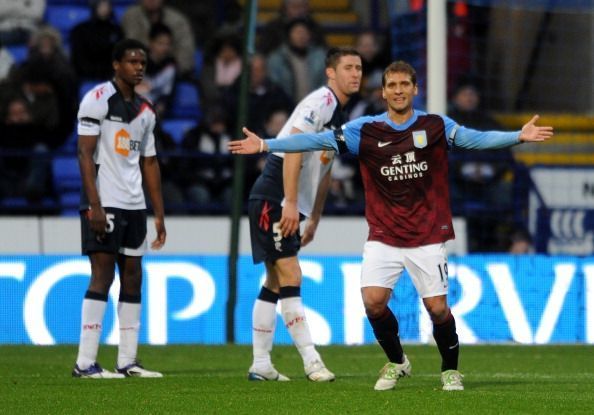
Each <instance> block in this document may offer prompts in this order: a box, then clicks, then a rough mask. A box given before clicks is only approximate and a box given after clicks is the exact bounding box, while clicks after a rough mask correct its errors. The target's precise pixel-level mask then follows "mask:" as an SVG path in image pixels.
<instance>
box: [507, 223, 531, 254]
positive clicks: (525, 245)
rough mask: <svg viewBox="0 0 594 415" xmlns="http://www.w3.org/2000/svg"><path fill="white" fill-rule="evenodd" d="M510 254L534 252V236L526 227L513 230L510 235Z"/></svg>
mask: <svg viewBox="0 0 594 415" xmlns="http://www.w3.org/2000/svg"><path fill="white" fill-rule="evenodd" d="M508 252H509V253H510V254H516V255H522V254H532V253H534V247H533V245H532V237H531V236H530V234H529V233H528V231H527V230H525V229H516V230H515V231H513V232H512V234H511V235H510V237H509V248H508Z"/></svg>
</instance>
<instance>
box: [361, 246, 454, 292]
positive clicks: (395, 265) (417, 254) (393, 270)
mask: <svg viewBox="0 0 594 415" xmlns="http://www.w3.org/2000/svg"><path fill="white" fill-rule="evenodd" d="M405 268H406V270H407V271H408V273H409V275H410V278H411V279H412V282H413V284H414V285H415V288H416V289H417V293H418V294H419V296H420V297H421V298H427V297H436V296H439V295H447V293H448V257H447V252H446V248H445V244H444V243H437V244H431V245H424V246H420V247H418V248H396V247H394V246H390V245H386V244H384V243H382V242H377V241H367V242H366V243H365V246H364V247H363V264H362V267H361V287H384V288H389V289H391V290H393V289H394V286H395V285H396V283H397V282H398V280H399V279H400V276H401V275H402V272H403V271H404V269H405Z"/></svg>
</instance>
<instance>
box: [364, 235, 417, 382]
mask: <svg viewBox="0 0 594 415" xmlns="http://www.w3.org/2000/svg"><path fill="white" fill-rule="evenodd" d="M403 270H404V262H403V256H402V252H401V251H400V249H398V248H395V247H392V246H389V245H386V244H383V243H381V242H377V241H368V242H366V243H365V246H364V248H363V263H362V268H361V296H362V298H363V305H364V307H365V313H366V315H367V319H368V320H369V323H370V324H371V327H372V328H373V334H374V335H375V338H376V339H377V341H378V343H379V345H380V346H381V348H382V349H383V351H384V353H385V354H386V357H387V358H388V363H386V364H385V365H384V367H383V368H382V369H381V371H380V376H379V378H378V380H377V382H376V383H375V386H374V389H375V390H380V391H383V390H390V389H394V388H395V387H396V383H397V382H398V379H399V378H401V377H403V376H410V374H411V372H412V366H411V364H410V362H409V360H408V358H407V357H406V355H405V354H404V351H403V350H402V345H401V343H400V336H399V333H398V320H397V319H396V316H395V315H394V313H392V310H390V308H389V307H388V302H389V300H390V296H391V295H392V289H393V288H394V286H395V285H396V283H397V282H398V279H399V278H400V276H401V275H402V271H403Z"/></svg>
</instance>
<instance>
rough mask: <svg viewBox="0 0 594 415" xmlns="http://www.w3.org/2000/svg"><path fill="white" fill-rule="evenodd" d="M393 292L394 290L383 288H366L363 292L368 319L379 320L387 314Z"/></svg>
mask: <svg viewBox="0 0 594 415" xmlns="http://www.w3.org/2000/svg"><path fill="white" fill-rule="evenodd" d="M391 292H392V290H390V289H387V288H381V287H365V288H363V289H362V290H361V295H362V296H363V305H364V306H365V314H367V317H368V318H370V319H375V318H379V317H381V316H382V315H383V314H384V313H385V311H386V307H387V306H388V300H389V299H390V294H391Z"/></svg>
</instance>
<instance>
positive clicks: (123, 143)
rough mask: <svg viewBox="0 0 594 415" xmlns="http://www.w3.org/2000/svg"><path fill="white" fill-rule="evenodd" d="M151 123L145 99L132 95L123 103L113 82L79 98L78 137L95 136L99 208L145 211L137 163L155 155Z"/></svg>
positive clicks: (101, 85)
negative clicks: (130, 98) (97, 137)
mask: <svg viewBox="0 0 594 415" xmlns="http://www.w3.org/2000/svg"><path fill="white" fill-rule="evenodd" d="M155 122H156V118H155V113H154V110H153V108H152V106H151V104H150V103H149V102H148V101H147V100H146V99H145V98H143V97H142V96H139V95H135V97H134V99H133V100H132V101H126V100H124V97H123V96H122V94H121V93H120V92H119V91H118V89H117V87H116V86H115V84H114V83H113V82H105V83H102V84H99V85H97V86H96V87H95V88H93V89H92V90H90V91H89V92H87V94H86V95H85V96H84V97H83V99H82V101H81V103H80V108H79V111H78V135H79V136H80V135H94V136H99V139H98V142H97V147H96V149H95V154H94V155H93V159H94V161H95V164H96V165H97V182H96V184H97V190H98V192H99V197H100V198H101V205H102V206H103V207H115V208H120V209H129V210H136V209H144V208H146V202H145V200H144V192H143V188H142V174H141V171H140V164H139V163H140V157H141V156H143V157H150V156H155V155H156V154H157V152H156V149H155V137H154V135H153V129H154V128H155ZM83 196H84V192H83ZM84 199H86V197H84ZM85 204H86V206H85ZM86 207H88V201H87V200H83V201H81V208H82V209H84V208H86Z"/></svg>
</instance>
